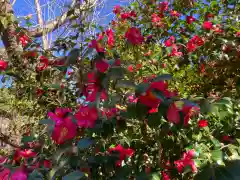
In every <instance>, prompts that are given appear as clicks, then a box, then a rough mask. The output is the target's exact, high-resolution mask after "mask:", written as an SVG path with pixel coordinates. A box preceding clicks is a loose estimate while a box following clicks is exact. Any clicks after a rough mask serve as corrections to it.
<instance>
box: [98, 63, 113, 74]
mask: <svg viewBox="0 0 240 180" xmlns="http://www.w3.org/2000/svg"><path fill="white" fill-rule="evenodd" d="M109 67H110V65H109V64H108V63H107V62H106V61H105V60H97V62H96V68H97V70H98V71H99V72H101V73H105V72H106V71H107V70H108V68H109Z"/></svg>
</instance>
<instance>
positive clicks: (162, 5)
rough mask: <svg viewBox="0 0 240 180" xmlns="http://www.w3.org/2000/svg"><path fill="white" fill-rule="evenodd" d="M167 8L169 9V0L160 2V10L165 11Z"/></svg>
mask: <svg viewBox="0 0 240 180" xmlns="http://www.w3.org/2000/svg"><path fill="white" fill-rule="evenodd" d="M167 10H168V2H167V1H163V2H160V4H159V11H160V12H163V11H167Z"/></svg>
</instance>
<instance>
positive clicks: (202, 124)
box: [198, 119, 208, 128]
mask: <svg viewBox="0 0 240 180" xmlns="http://www.w3.org/2000/svg"><path fill="white" fill-rule="evenodd" d="M207 126H208V121H207V120H205V119H201V120H199V121H198V127H199V128H204V127H207Z"/></svg>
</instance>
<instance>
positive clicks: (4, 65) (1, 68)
mask: <svg viewBox="0 0 240 180" xmlns="http://www.w3.org/2000/svg"><path fill="white" fill-rule="evenodd" d="M7 67H8V62H7V61H4V60H0V71H5V70H6V69H7Z"/></svg>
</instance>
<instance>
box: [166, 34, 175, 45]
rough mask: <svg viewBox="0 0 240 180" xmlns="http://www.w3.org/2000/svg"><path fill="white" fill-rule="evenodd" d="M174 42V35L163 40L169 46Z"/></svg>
mask: <svg viewBox="0 0 240 180" xmlns="http://www.w3.org/2000/svg"><path fill="white" fill-rule="evenodd" d="M174 42H175V37H174V36H171V37H170V38H169V39H168V40H166V41H165V42H164V44H165V46H166V47H170V46H172V45H173V43H174Z"/></svg>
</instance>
